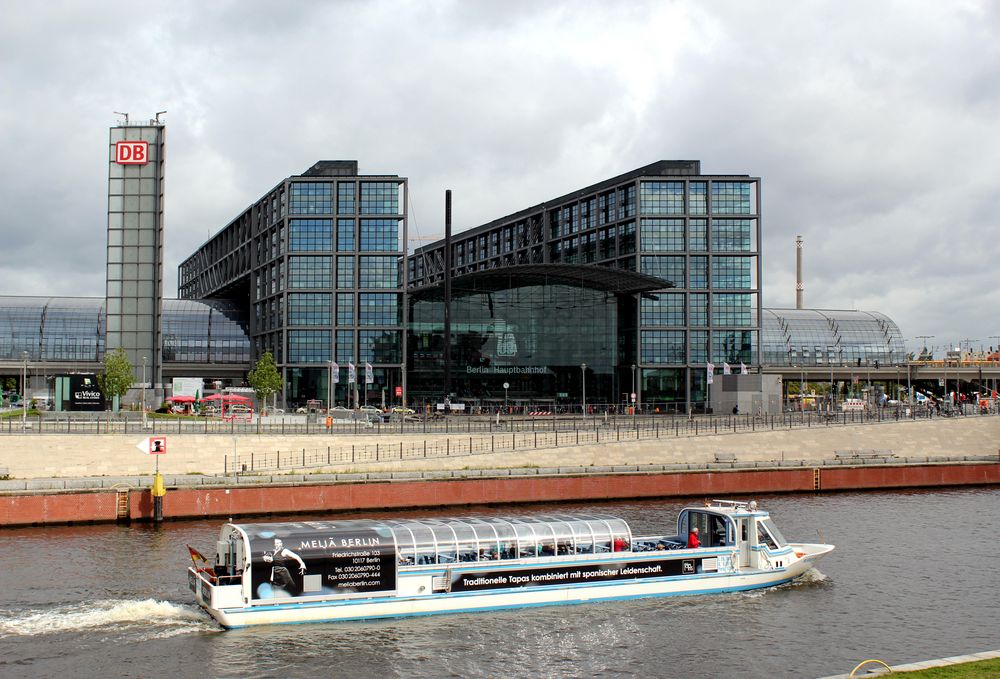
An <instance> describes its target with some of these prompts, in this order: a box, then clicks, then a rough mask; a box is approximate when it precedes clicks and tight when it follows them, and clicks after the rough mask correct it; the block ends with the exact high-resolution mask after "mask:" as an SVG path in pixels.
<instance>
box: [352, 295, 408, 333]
mask: <svg viewBox="0 0 1000 679" xmlns="http://www.w3.org/2000/svg"><path fill="white" fill-rule="evenodd" d="M360 297H361V304H360V306H359V308H358V313H359V321H358V324H359V325H399V324H400V323H401V322H402V315H401V308H400V305H399V295H398V294H396V293H394V292H363V293H361V295H360Z"/></svg>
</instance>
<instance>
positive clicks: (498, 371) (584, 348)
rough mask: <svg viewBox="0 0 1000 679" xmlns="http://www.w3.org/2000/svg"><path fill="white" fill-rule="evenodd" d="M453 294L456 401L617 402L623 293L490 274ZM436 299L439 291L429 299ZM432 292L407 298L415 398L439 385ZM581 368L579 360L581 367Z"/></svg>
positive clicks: (628, 322) (438, 330) (626, 301)
mask: <svg viewBox="0 0 1000 679" xmlns="http://www.w3.org/2000/svg"><path fill="white" fill-rule="evenodd" d="M465 285H466V284H463V287H462V288H461V289H455V290H454V291H453V294H454V298H453V300H452V312H451V313H452V317H451V318H452V320H451V328H452V349H451V369H450V372H451V380H452V390H453V391H454V393H455V395H456V396H455V397H456V398H458V399H462V400H466V401H469V402H471V403H476V404H480V405H489V404H492V405H496V404H497V403H499V402H502V401H503V399H504V396H505V390H504V388H503V384H504V383H507V384H508V385H509V387H508V389H507V390H506V396H507V398H508V399H509V400H510V401H511V402H517V401H518V400H530V401H531V402H532V403H541V402H545V401H551V402H553V403H564V404H567V405H571V406H573V407H577V408H579V404H580V403H581V401H582V396H583V393H582V392H583V376H584V374H585V375H586V389H587V401H588V403H591V404H598V403H603V404H607V403H615V402H617V401H618V400H619V398H620V394H619V386H620V384H619V381H620V377H621V376H620V375H619V374H618V366H620V365H628V364H630V363H633V362H634V361H635V354H634V353H633V347H634V346H635V329H634V319H635V318H636V313H637V309H636V307H635V300H634V299H633V298H632V297H631V296H616V295H611V294H608V293H607V292H604V291H601V290H594V289H591V288H587V287H577V286H572V285H568V284H564V283H561V282H546V281H524V280H521V279H520V278H515V277H513V276H509V275H508V276H504V275H503V274H502V272H498V273H497V275H496V276H495V277H490V278H488V279H484V280H481V281H478V282H476V283H475V284H474V285H469V286H467V287H466V286H465ZM435 295H437V296H435ZM439 295H440V290H438V291H437V292H436V293H434V294H429V295H426V296H425V295H418V296H412V297H411V300H410V301H411V304H410V326H409V332H410V342H409V358H408V361H407V364H408V365H412V366H413V368H412V371H411V372H410V394H411V397H412V398H413V399H415V400H416V402H418V403H419V402H421V401H424V400H426V401H428V402H436V401H440V399H441V398H442V397H443V393H442V389H443V384H444V328H443V317H444V310H443V302H442V301H441V300H440V297H439ZM581 364H586V366H587V367H586V368H585V369H582V368H581Z"/></svg>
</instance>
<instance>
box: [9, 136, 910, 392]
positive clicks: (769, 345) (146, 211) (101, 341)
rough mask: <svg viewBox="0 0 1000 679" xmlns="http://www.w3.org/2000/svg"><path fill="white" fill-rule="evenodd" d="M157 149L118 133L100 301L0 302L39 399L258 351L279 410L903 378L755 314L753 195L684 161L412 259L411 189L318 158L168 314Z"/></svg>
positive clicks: (809, 314)
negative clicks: (851, 369)
mask: <svg viewBox="0 0 1000 679" xmlns="http://www.w3.org/2000/svg"><path fill="white" fill-rule="evenodd" d="M123 147H124V150H123ZM164 149H165V143H164V127H163V125H162V123H160V122H159V121H149V122H148V123H144V124H135V123H125V124H121V125H118V126H116V127H113V128H111V134H110V144H109V198H108V231H107V233H108V250H107V252H108V262H107V293H106V296H105V298H103V299H102V298H38V297H0V374H10V375H14V374H18V373H19V372H20V371H21V370H22V369H24V368H25V367H26V366H27V365H28V364H30V373H31V384H30V386H31V388H32V389H33V390H34V392H35V393H38V391H39V390H42V391H44V390H45V389H48V390H49V393H51V392H52V391H53V390H58V389H59V388H60V387H59V384H60V383H59V381H58V380H57V379H55V378H56V377H57V376H59V375H67V374H71V373H76V372H87V371H91V372H93V371H96V370H99V369H100V363H101V361H102V360H103V357H104V353H105V352H106V351H110V350H112V349H114V348H116V347H119V346H121V347H124V348H125V349H126V351H127V353H128V355H129V358H130V360H131V361H132V363H133V365H134V366H135V370H136V380H137V382H139V381H145V382H146V383H147V384H148V386H149V387H150V388H151V389H154V390H158V391H157V393H158V395H169V393H170V383H171V378H173V377H201V378H204V379H206V380H209V381H212V382H215V383H216V385H218V384H219V383H222V384H224V385H233V386H238V385H241V384H243V383H244V381H245V375H246V372H247V370H249V368H250V367H251V366H252V365H253V363H254V362H255V361H256V360H257V359H258V358H259V357H260V356H261V355H262V354H263V353H264V352H271V354H272V355H273V356H274V358H275V361H276V362H277V365H278V368H279V370H280V371H281V372H282V375H283V377H284V389H283V392H282V393H281V394H280V395H279V397H278V398H279V401H280V402H282V403H283V404H284V405H285V406H286V407H298V406H301V405H305V404H306V403H308V402H310V401H311V402H313V403H316V402H319V403H321V404H323V405H324V406H325V405H326V404H329V403H331V402H332V403H333V404H339V405H355V404H356V403H358V402H361V401H364V400H367V401H368V402H369V403H373V404H381V403H383V402H385V403H394V404H399V403H401V402H402V401H403V400H404V399H405V401H406V403H407V404H408V405H410V406H422V405H423V404H425V403H438V402H441V401H443V400H444V398H445V397H446V396H448V397H450V399H451V401H452V402H463V403H466V404H470V405H473V406H495V405H498V404H503V403H504V402H505V401H506V402H508V403H511V404H517V403H523V404H529V403H530V404H533V405H538V406H543V407H544V406H546V405H551V406H553V407H558V406H560V405H563V406H566V407H572V406H576V407H577V408H578V407H579V405H580V404H581V402H582V400H583V399H584V398H585V399H586V402H587V403H590V404H595V405H596V404H616V405H621V404H625V403H628V402H629V401H630V400H632V396H631V395H632V394H633V393H634V394H636V399H635V400H636V401H637V402H638V403H639V404H641V405H642V406H643V407H644V408H645V409H647V410H655V409H656V408H659V409H660V410H661V411H667V412H676V411H678V410H680V411H686V410H693V411H695V412H697V411H701V410H704V409H705V408H706V407H707V406H708V403H709V390H708V388H707V384H706V382H707V376H708V372H709V370H708V366H709V365H714V366H715V367H716V370H717V371H718V372H720V373H721V372H722V370H723V366H724V365H729V366H732V367H733V368H734V369H735V371H738V370H740V368H741V367H742V366H746V368H747V371H748V372H749V373H758V372H759V371H760V370H761V368H762V367H767V366H794V365H802V366H804V365H809V366H823V365H834V364H840V365H848V364H855V363H856V362H858V361H859V360H861V361H864V364H865V365H870V364H871V363H872V362H873V361H878V360H880V361H881V362H882V364H883V365H891V364H902V363H905V350H904V347H903V339H902V336H901V334H900V332H899V329H898V327H896V325H895V323H893V322H892V321H891V320H890V319H888V318H887V317H885V316H883V315H881V314H877V313H867V312H859V311H820V310H805V309H799V310H794V309H791V310H789V309H764V308H762V301H761V285H762V264H761V252H760V243H761V228H762V214H761V180H760V178H757V177H753V176H749V175H742V174H703V173H702V170H701V164H700V162H699V161H689V160H685V161H667V160H662V161H658V162H655V163H652V164H650V165H646V166H644V167H640V168H637V169H634V170H632V171H629V172H625V173H624V174H620V175H618V176H615V177H612V178H610V179H605V180H603V181H598V182H596V183H594V184H592V185H589V186H586V187H583V188H580V189H577V190H574V191H572V192H570V193H566V194H564V195H561V196H559V197H556V198H553V199H551V200H546V201H545V202H543V203H540V204H538V205H534V206H531V207H526V208H524V209H521V210H519V211H517V212H514V213H512V214H510V215H508V216H506V217H502V218H499V219H496V220H494V221H492V222H489V223H487V224H483V225H481V226H478V227H475V228H472V229H465V230H462V229H461V228H459V229H457V230H456V231H455V233H454V235H452V236H451V237H450V239H448V240H441V241H438V242H436V243H432V244H429V245H426V246H423V247H420V248H418V249H417V250H416V251H415V252H413V253H412V254H408V250H407V242H408V240H409V239H408V235H409V229H408V222H409V215H408V210H407V206H408V203H409V201H408V197H409V195H408V194H409V185H408V182H407V179H406V178H405V177H400V176H397V175H394V174H361V173H360V172H359V167H358V163H357V161H353V160H351V161H319V162H317V163H315V164H314V165H313V166H312V167H311V168H309V169H307V170H306V171H305V172H303V173H302V174H299V175H294V176H291V177H288V178H286V179H283V180H281V181H280V182H278V183H277V185H276V186H275V187H274V188H272V189H271V190H270V191H268V192H267V193H265V194H264V195H263V196H262V197H261V198H259V199H257V200H256V201H254V202H253V203H252V204H250V206H249V207H247V208H246V209H245V210H244V211H243V212H241V213H240V214H238V215H236V216H235V217H234V218H233V219H232V220H231V221H230V222H229V223H228V224H226V225H224V226H223V227H222V228H221V229H220V230H219V231H218V232H217V233H216V234H215V235H214V236H212V237H211V238H210V239H209V240H208V241H207V242H205V243H204V244H203V245H202V246H201V247H199V248H198V249H197V250H196V251H195V252H194V253H193V254H191V256H189V257H188V258H187V259H185V260H184V261H183V262H182V263H181V264H180V266H179V269H178V297H179V299H163V292H162V267H163V261H162V252H163V239H164V224H163V208H162V205H163V196H164V169H165V163H164V156H165V153H164ZM136 155H138V156H139V157H140V160H141V161H142V162H138V161H137V160H136ZM457 199H458V200H461V196H458V197H457ZM512 202H513V201H512ZM442 203H443V201H442ZM435 230H437V229H435ZM449 246H450V247H449ZM366 365H368V366H371V371H370V375H371V376H370V379H371V383H368V384H366V369H365V368H366ZM334 366H336V367H337V368H338V370H337V374H331V371H332V368H333V367H334ZM349 366H354V368H355V370H354V371H353V375H355V381H353V382H352V381H351V376H352V372H351V371H350V369H349ZM140 370H141V373H140ZM331 386H332V387H333V394H332V398H331V394H330V387H331Z"/></svg>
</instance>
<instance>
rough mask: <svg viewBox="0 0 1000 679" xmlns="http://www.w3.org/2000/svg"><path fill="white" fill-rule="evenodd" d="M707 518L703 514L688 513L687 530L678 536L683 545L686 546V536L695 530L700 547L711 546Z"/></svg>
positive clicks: (707, 516)
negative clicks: (696, 530)
mask: <svg viewBox="0 0 1000 679" xmlns="http://www.w3.org/2000/svg"><path fill="white" fill-rule="evenodd" d="M709 516H710V515H709V514H706V513H705V512H688V517H687V519H688V520H687V524H688V525H687V530H686V532H685V533H683V534H682V535H681V536H680V538H681V540H683V541H684V544H685V545H686V544H687V539H688V534H689V533H690V532H691V531H692V530H694V529H695V528H697V529H698V535H699V536H700V538H699V541H700V542H701V546H702V547H708V546H709V545H710V544H711V539H712V531H711V530H709Z"/></svg>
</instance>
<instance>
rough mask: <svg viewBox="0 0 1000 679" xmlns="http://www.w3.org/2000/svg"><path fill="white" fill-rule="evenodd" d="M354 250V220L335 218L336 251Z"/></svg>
mask: <svg viewBox="0 0 1000 679" xmlns="http://www.w3.org/2000/svg"><path fill="white" fill-rule="evenodd" d="M353 250H354V220H353V219H338V220H337V252H351V251H353Z"/></svg>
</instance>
